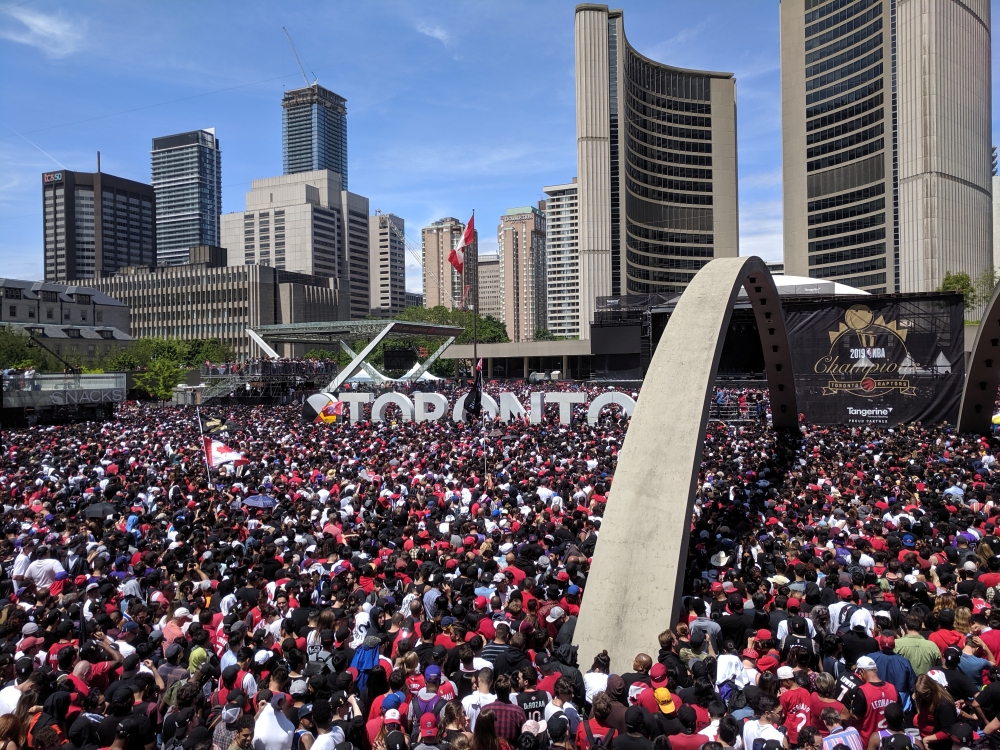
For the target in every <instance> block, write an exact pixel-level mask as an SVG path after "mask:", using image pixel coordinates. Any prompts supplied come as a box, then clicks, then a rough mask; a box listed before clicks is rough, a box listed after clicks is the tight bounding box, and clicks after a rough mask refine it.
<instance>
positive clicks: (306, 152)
mask: <svg viewBox="0 0 1000 750" xmlns="http://www.w3.org/2000/svg"><path fill="white" fill-rule="evenodd" d="M281 108H282V113H281V154H282V161H283V165H284V170H285V174H296V173H298V172H314V171H316V170H318V169H329V170H332V171H334V172H336V173H337V174H339V175H340V177H341V179H342V180H343V183H344V185H343V188H344V190H347V99H345V98H344V97H342V96H338V95H337V94H335V93H333V92H332V91H330V90H329V89H325V88H323V87H322V86H320V85H319V84H318V83H314V84H312V85H311V86H307V87H306V88H304V89H294V90H293V91H286V92H285V96H284V98H283V99H282V100H281Z"/></svg>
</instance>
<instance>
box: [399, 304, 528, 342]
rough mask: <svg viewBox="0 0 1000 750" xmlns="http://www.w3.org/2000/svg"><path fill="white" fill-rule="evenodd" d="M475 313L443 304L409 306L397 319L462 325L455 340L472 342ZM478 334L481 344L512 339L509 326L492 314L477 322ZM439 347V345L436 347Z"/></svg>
mask: <svg viewBox="0 0 1000 750" xmlns="http://www.w3.org/2000/svg"><path fill="white" fill-rule="evenodd" d="M474 317H475V313H473V312H472V311H470V310H449V309H448V308H446V307H444V306H443V305H438V306H437V307H431V308H429V309H428V308H425V307H408V308H406V309H405V310H403V312H401V313H400V314H399V315H397V316H396V320H409V321H412V322H414V323H437V324H438V325H447V326H461V327H462V328H464V329H465V331H464V332H463V333H462V335H461V336H459V337H458V339H457V340H456V341H455V343H456V344H471V343H472V332H473V322H474ZM476 328H478V331H477V335H478V337H479V343H481V344H505V343H507V342H508V341H510V338H509V337H508V336H507V327H506V326H505V325H504V324H503V322H501V321H499V320H497V319H496V318H494V317H493V316H492V315H480V316H479V321H478V323H476ZM435 348H437V347H435Z"/></svg>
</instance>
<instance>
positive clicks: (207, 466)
mask: <svg viewBox="0 0 1000 750" xmlns="http://www.w3.org/2000/svg"><path fill="white" fill-rule="evenodd" d="M194 411H195V414H196V415H197V417H198V432H199V433H200V434H201V450H202V452H203V453H204V454H205V471H206V472H207V473H206V475H205V480H206V481H207V482H208V483H209V485H211V484H212V462H211V461H209V460H208V448H207V447H205V428H204V427H202V426H201V407H200V406H197V405H195V407H194Z"/></svg>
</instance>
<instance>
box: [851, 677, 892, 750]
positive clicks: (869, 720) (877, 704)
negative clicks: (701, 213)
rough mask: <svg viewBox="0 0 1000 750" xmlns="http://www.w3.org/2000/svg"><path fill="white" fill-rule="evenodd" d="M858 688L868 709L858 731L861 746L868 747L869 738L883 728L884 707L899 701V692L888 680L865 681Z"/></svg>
mask: <svg viewBox="0 0 1000 750" xmlns="http://www.w3.org/2000/svg"><path fill="white" fill-rule="evenodd" d="M860 689H861V692H862V693H864V696H865V702H866V703H867V704H868V710H867V711H866V712H865V718H864V719H862V721H861V726H860V727H858V732H859V733H860V734H861V743H862V746H863V747H868V740H869V738H870V737H871V736H872V735H873V734H875V732H877V731H879V730H880V729H885V708H886V706H888V705H890V704H892V703H899V693H897V692H896V688H894V687H893V686H892V685H890V684H889V683H888V682H883V683H882V684H881V685H876V684H875V683H872V682H866V683H865V684H864V685H862V686H861V688H860Z"/></svg>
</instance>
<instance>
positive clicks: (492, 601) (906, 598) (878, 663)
mask: <svg viewBox="0 0 1000 750" xmlns="http://www.w3.org/2000/svg"><path fill="white" fill-rule="evenodd" d="M550 387H559V386H556V385H551V386H550ZM562 387H572V388H582V389H584V390H587V391H588V392H590V395H591V397H593V395H596V393H597V392H599V391H600V390H601V389H598V388H595V387H593V386H587V385H575V386H569V385H565V386H562ZM491 389H492V390H499V389H498V387H497V386H494V385H492V384H491V385H489V386H488V387H487V392H490V391H491ZM536 389H537V386H530V387H529V386H527V385H522V387H521V390H520V391H517V392H518V394H519V396H520V397H521V399H522V401H526V400H527V398H526V396H527V391H528V390H536ZM522 391H523V392H522ZM630 395H632V396H633V397H636V396H637V395H638V394H636V393H630ZM494 396H495V397H496V394H494ZM216 411H217V412H218V413H212V414H211V415H212V416H216V417H219V418H220V419H221V420H222V421H223V422H224V423H225V424H226V425H227V430H228V431H227V432H225V433H223V434H222V435H219V436H214V437H217V438H218V439H220V440H222V441H224V442H225V443H226V444H227V445H229V446H230V447H232V448H234V449H236V450H237V451H239V452H240V453H241V454H242V455H243V457H244V459H245V462H244V461H240V462H238V463H239V465H235V464H230V465H227V466H224V467H221V468H218V469H216V468H213V469H211V470H210V471H209V470H208V469H206V463H205V455H204V453H203V451H202V445H201V442H200V425H199V422H198V420H197V418H196V416H195V414H194V411H193V409H190V408H176V409H157V410H155V411H151V410H149V409H147V408H146V407H143V406H141V405H137V404H128V405H125V406H123V407H121V408H120V409H119V411H118V413H117V415H116V418H115V419H114V420H113V421H111V422H108V423H105V424H96V423H85V424H75V425H63V426H53V427H48V428H35V429H29V430H23V431H12V432H5V433H4V436H3V437H4V446H3V451H2V454H0V455H2V465H0V501H2V503H3V506H4V507H3V516H2V521H3V523H4V532H5V533H4V539H3V540H2V541H0V571H2V572H0V677H2V680H3V688H2V689H0V750H13V749H14V748H20V747H28V748H41V749H42V750H54V749H55V748H66V750H82V749H83V748H88V749H89V748H115V750H140V749H141V750H156V749H157V748H163V749H164V750H176V748H187V749H189V750H210V749H213V750H214V748H219V750H249V749H250V748H255V749H260V750H264V749H267V750H299V749H300V748H301V749H302V750H434V749H435V748H439V749H440V750H467V749H471V750H513V749H514V748H516V749H517V750H548V749H549V748H558V749H559V750H598V749H599V748H606V749H608V750H611V749H613V750H730V749H732V750H783V749H784V748H803V749H806V748H808V749H809V750H911V749H912V748H919V750H957V749H958V748H964V747H972V746H973V745H976V744H977V743H980V744H982V743H988V742H990V741H991V740H992V738H993V737H995V736H998V735H997V734H994V733H995V730H996V729H997V728H1000V718H998V714H1000V671H998V669H997V666H996V656H997V655H998V654H1000V606H998V607H997V608H996V609H994V606H993V603H994V599H995V597H996V593H997V591H998V589H1000V555H998V554H997V553H1000V538H998V537H997V536H996V526H995V523H996V516H997V515H998V514H1000V510H998V508H997V507H996V501H995V498H996V490H995V489H994V485H995V484H996V485H1000V468H998V469H997V473H994V467H995V466H996V463H995V454H996V450H997V444H996V442H995V441H993V440H991V439H990V438H989V437H977V436H960V435H957V434H955V433H954V431H953V430H951V429H949V428H947V427H945V426H940V427H934V426H921V425H910V426H900V427H897V428H879V429H876V428H859V427H823V428H820V427H813V426H810V425H802V427H801V430H800V432H799V434H791V435H788V434H786V435H776V434H775V433H774V432H772V431H771V430H770V429H769V428H768V427H767V426H766V419H765V420H761V421H753V420H750V421H747V422H739V423H724V422H710V423H709V425H708V427H707V428H706V439H705V447H704V455H703V461H702V465H701V470H700V477H699V481H698V485H697V498H696V503H695V511H694V513H693V515H692V518H691V526H690V530H689V533H690V535H691V542H690V545H689V558H688V560H687V565H686V568H685V574H684V578H683V580H684V594H685V595H684V597H683V599H682V602H683V608H682V611H681V612H675V613H673V616H672V617H671V613H670V611H669V606H670V605H669V603H667V602H665V603H664V616H663V622H662V628H663V629H662V633H661V634H660V636H659V639H658V643H651V644H649V648H648V651H647V652H646V653H640V654H636V655H635V657H634V660H633V661H632V662H631V663H629V664H624V663H623V664H618V663H612V662H611V660H610V658H609V657H608V655H607V652H606V651H605V652H602V653H600V654H598V655H597V656H596V658H594V660H593V661H592V662H591V663H585V664H581V663H579V660H578V657H577V651H576V647H575V646H574V631H575V627H576V619H577V617H578V615H579V614H580V607H581V603H582V602H583V599H584V597H585V595H586V589H587V576H588V572H589V566H590V562H591V560H592V558H593V556H594V554H595V550H596V549H599V544H598V539H599V534H600V528H601V519H602V516H603V512H604V509H605V507H606V504H607V503H608V502H614V493H613V479H614V473H615V469H616V466H617V457H618V453H619V451H620V450H621V447H622V444H623V441H624V438H625V433H626V429H627V419H625V418H624V417H623V415H622V414H621V412H620V411H617V410H609V411H608V412H606V413H605V414H604V415H603V416H602V419H601V420H600V422H599V423H598V424H597V425H596V426H590V425H588V424H587V423H586V421H585V420H584V419H582V410H578V413H577V415H576V416H577V419H576V420H575V421H574V423H573V424H571V425H561V424H559V423H558V421H557V419H556V418H555V415H550V416H549V417H548V418H547V419H546V420H544V421H543V423H541V424H526V423H525V422H523V421H520V420H518V421H513V422H511V423H509V424H501V423H499V422H497V423H495V424H493V425H487V427H488V428H489V429H483V428H482V426H480V427H479V428H477V427H475V426H472V425H463V424H456V423H453V422H451V421H450V420H442V421H437V422H425V423H421V424H416V423H412V422H409V423H399V424H394V423H392V422H386V423H382V424H371V423H368V422H365V421H362V422H358V423H354V424H349V423H338V424H334V425H326V424H303V423H301V422H300V421H299V419H298V417H299V412H298V410H297V407H292V406H290V407H280V406H279V407H273V406H272V407H249V406H233V407H226V408H225V409H217V410H216ZM203 416H204V414H203ZM765 416H766V415H765ZM665 428H667V429H668V428H669V419H668V417H667V416H666V415H665ZM260 495H267V496H269V497H270V498H273V499H274V501H275V503H274V507H260V506H261V505H270V504H262V503H260V502H258V500H259V498H258V496H260ZM669 501H670V500H669V499H668V498H664V502H669ZM661 573H662V574H668V575H673V572H672V571H663V572H660V571H652V570H642V571H636V572H635V575H637V576H654V575H658V574H661ZM994 612H996V614H994Z"/></svg>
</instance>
